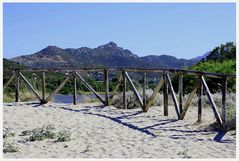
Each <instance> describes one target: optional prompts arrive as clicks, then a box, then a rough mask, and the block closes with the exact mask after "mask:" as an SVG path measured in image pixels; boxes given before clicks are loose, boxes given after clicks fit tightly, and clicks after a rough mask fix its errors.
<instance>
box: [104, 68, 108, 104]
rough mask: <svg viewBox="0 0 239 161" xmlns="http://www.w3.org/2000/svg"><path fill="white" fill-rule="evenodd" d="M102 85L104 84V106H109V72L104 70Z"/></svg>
mask: <svg viewBox="0 0 239 161" xmlns="http://www.w3.org/2000/svg"><path fill="white" fill-rule="evenodd" d="M104 83H105V105H106V106H108V105H109V71H108V70H107V69H105V70H104Z"/></svg>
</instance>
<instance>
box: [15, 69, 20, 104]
mask: <svg viewBox="0 0 239 161" xmlns="http://www.w3.org/2000/svg"><path fill="white" fill-rule="evenodd" d="M15 79H16V80H15V81H16V84H15V87H16V89H15V101H16V102H19V92H20V88H19V86H20V76H19V70H15Z"/></svg>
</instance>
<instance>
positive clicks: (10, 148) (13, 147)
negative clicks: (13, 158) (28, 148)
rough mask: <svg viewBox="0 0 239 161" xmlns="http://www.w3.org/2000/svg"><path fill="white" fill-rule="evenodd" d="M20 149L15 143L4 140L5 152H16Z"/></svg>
mask: <svg viewBox="0 0 239 161" xmlns="http://www.w3.org/2000/svg"><path fill="white" fill-rule="evenodd" d="M18 151H19V148H18V147H17V146H16V145H14V144H13V143H10V142H7V141H4V142H3V153H14V152H18Z"/></svg>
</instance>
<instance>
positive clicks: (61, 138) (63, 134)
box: [56, 130, 71, 142]
mask: <svg viewBox="0 0 239 161" xmlns="http://www.w3.org/2000/svg"><path fill="white" fill-rule="evenodd" d="M69 140H71V133H70V132H68V131H66V130H64V131H60V132H59V133H58V134H57V139H56V142H65V141H69Z"/></svg>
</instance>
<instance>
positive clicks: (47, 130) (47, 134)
mask: <svg viewBox="0 0 239 161" xmlns="http://www.w3.org/2000/svg"><path fill="white" fill-rule="evenodd" d="M29 135H30V136H29ZM21 136H29V138H28V139H27V140H28V141H42V140H45V139H56V140H55V141H56V142H65V141H69V140H71V132H69V131H66V130H64V131H60V132H58V133H56V132H55V128H54V126H53V125H50V124H48V125H43V126H42V127H41V128H36V129H33V130H25V131H23V132H22V133H21Z"/></svg>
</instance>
